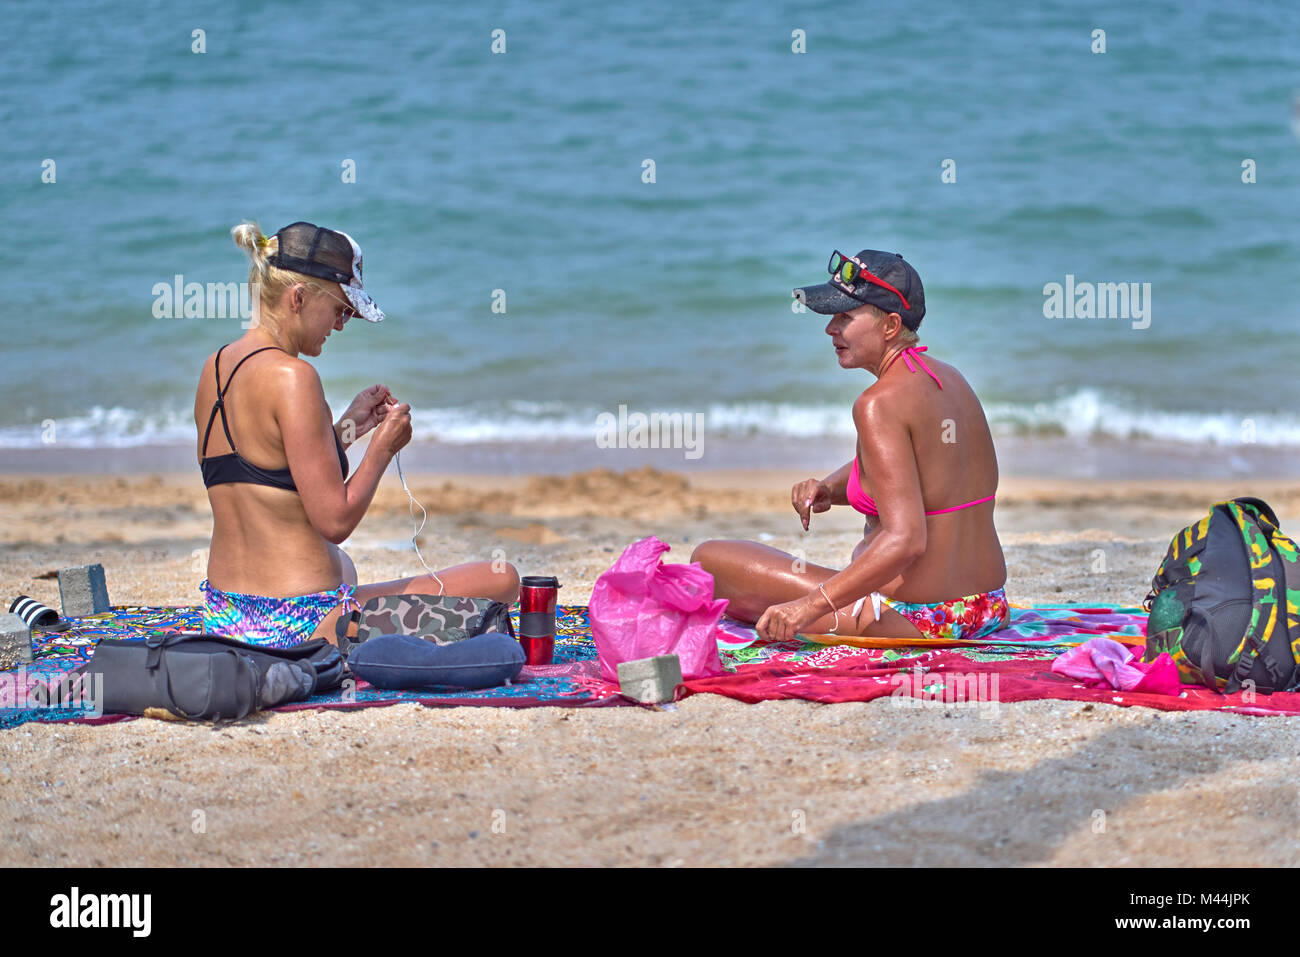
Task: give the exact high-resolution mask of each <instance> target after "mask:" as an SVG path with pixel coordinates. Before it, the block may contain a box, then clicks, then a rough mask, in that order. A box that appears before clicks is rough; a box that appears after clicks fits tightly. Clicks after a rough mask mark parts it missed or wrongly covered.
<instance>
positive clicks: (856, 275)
mask: <svg viewBox="0 0 1300 957" xmlns="http://www.w3.org/2000/svg"><path fill="white" fill-rule="evenodd" d="M826 271H827V272H828V273H830V274H831V282H832V283H834V284H835V285H836V286H838V287H839V288H840V289H843V290H844V291H845V292H847V293H849V294H850V295H852V294H853V286H854V284H856V283H857V282H858V281H860V280H866V281H867V282H869V283H871V284H872V285H873V286H880V287H881V288H882V289H888V290H889V291H890V292H892V293H893V294H894V295H895V296H897V297H898V298H899V299H901V300H902V301H903V308H904V309H911V308H912V307H911V306H910V305H909V304H908V302H907V297H906V296H904V295H903V294H902V293H901V292H899V291H898V290H897V289H895V288H894V287H893V286H891V285H890V284H889V283H887V282H885V280H883V279H881V278H880V277H879V276H877V275H876V274H875V273H873V272H871V270H869V269H867V267H866V266H864V265H862V263H861V262H860V261H859V260H857V259H853V258H852V257H850V256H846V255H844V254H843V253H842V252H840V251H839V250H838V249H837V250H835V252H833V253H831V261H830V263H829V264H828V265H827V266H826Z"/></svg>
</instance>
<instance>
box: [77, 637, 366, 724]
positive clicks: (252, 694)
mask: <svg viewBox="0 0 1300 957" xmlns="http://www.w3.org/2000/svg"><path fill="white" fill-rule="evenodd" d="M97 675H98V676H102V682H103V684H102V686H101V687H102V689H103V690H102V693H101V694H102V702H103V709H104V711H105V712H106V713H110V714H144V713H145V712H146V711H149V710H151V709H159V708H161V709H164V710H166V711H168V712H170V713H171V714H173V715H176V716H178V717H182V718H189V719H191V720H195V721H199V720H214V721H215V720H235V719H238V718H242V717H244V716H246V715H248V714H250V713H252V712H253V711H258V710H260V709H262V708H274V707H276V706H277V705H281V704H288V703H290V702H293V701H302V700H304V699H306V698H309V697H310V696H311V695H313V694H316V693H318V692H321V691H329V690H330V689H332V688H336V687H338V686H339V684H341V683H342V680H343V658H342V656H341V655H340V654H339V652H338V649H337V648H335V647H334V646H333V645H331V644H329V642H327V641H326V640H325V639H324V638H317V639H316V640H315V641H308V642H303V643H302V644H300V645H295V646H294V647H292V648H263V647H260V646H258V645H250V644H248V643H247V642H243V641H237V640H236V639H234V638H227V637H225V636H224V635H209V634H203V633H201V632H180V633H176V634H170V635H149V636H148V637H147V638H145V640H144V641H114V640H104V641H101V642H100V643H99V644H98V645H96V646H95V655H94V657H93V658H91V660H90V661H89V662H87V663H86V664H85V665H82V666H81V667H80V668H78V669H77V670H76V671H74V672H72V673H71V674H70V675H68V676H67V677H66V678H64V679H63V680H64V681H65V682H73V683H75V682H84V681H85V680H86V679H88V678H93V677H94V676H97Z"/></svg>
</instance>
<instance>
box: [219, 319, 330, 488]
mask: <svg viewBox="0 0 1300 957" xmlns="http://www.w3.org/2000/svg"><path fill="white" fill-rule="evenodd" d="M227 345H229V343H227ZM225 348H226V347H225V346H222V347H221V348H220V349H218V350H217V362H216V369H215V371H216V374H217V401H216V402H214V403H213V404H212V414H211V415H210V416H208V428H207V431H205V432H204V433H203V453H204V455H205V456H206V453H207V451H208V436H210V435H211V434H212V423H213V422H214V421H216V418H217V413H218V412H220V413H221V427H222V428H223V429H225V430H226V441H228V442H229V443H230V451H229V452H227V453H226V454H225V455H214V456H212V457H211V458H206V457H205V458H203V459H200V460H199V469H200V470H201V471H202V472H203V485H204V487H206V488H211V487H212V486H214V485H224V484H226V483H228V482H247V483H249V484H250V485H270V486H271V487H272V488H283V489H288V490H289V491H290V492H296V491H298V486H296V485H294V484H293V474H292V473H291V472H290V471H289V470H288V469H263V468H258V467H257V466H256V465H254V464H253V463H252V462H250V461H248V459H246V458H244V457H243V456H242V455H240V454H239V453H238V452H236V451H235V439H234V437H233V436H231V434H230V426H229V424H227V422H226V403H225V399H226V393H227V392H229V391H230V379H233V378H234V377H235V373H236V372H238V371H239V367H240V366H242V365H243V364H244V363H245V362H247V361H248V360H249V359H251V358H252V357H253V356H255V355H257V354H258V353H259V352H265V351H266V350H267V349H279V346H263V347H262V348H261V349H254V350H253V351H252V352H250V353H249V354H248V355H246V356H244V358H242V359H240V360H239V362H237V363H236V364H235V368H234V370H233V371H232V372H231V373H230V378H228V379H226V388H225V390H224V391H223V390H222V388H221V353H222V351H223V350H224V349H225ZM280 351H281V352H283V351H284V350H283V349H281V350H280ZM334 445H335V446H336V447H337V448H338V452H339V467H340V468H342V469H343V479H344V481H346V480H347V477H348V455H347V452H346V451H345V450H344V448H343V443H342V442H341V441H339V436H338V433H337V432H335V433H334Z"/></svg>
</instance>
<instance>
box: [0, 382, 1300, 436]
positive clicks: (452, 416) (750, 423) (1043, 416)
mask: <svg viewBox="0 0 1300 957" xmlns="http://www.w3.org/2000/svg"><path fill="white" fill-rule="evenodd" d="M339 407H343V405H342V404H341V405H340V406H339ZM985 412H986V414H987V416H988V420H989V424H990V426H991V427H992V429H993V431H994V434H995V435H1018V436H1027V437H1032V436H1035V435H1042V436H1069V437H1074V438H1084V439H1087V438H1098V439H1112V440H1126V439H1148V440H1154V441H1160V442H1171V443H1180V444H1190V445H1206V444H1209V445H1217V446H1241V445H1263V446H1271V447H1298V448H1300V418H1298V417H1296V416H1290V415H1276V414H1248V413H1240V412H1233V411H1224V412H1218V413H1209V412H1195V411H1188V412H1179V411H1171V410H1166V409H1156V408H1151V407H1148V406H1144V405H1143V404H1142V403H1140V402H1138V401H1137V400H1135V399H1132V398H1128V397H1124V396H1117V395H1104V394H1102V393H1100V392H1098V391H1097V390H1094V389H1080V390H1077V391H1075V392H1073V393H1070V394H1068V395H1065V396H1062V397H1060V398H1058V399H1055V400H1052V401H1045V402H1036V403H1015V402H991V403H988V404H987V405H986V407H985ZM636 413H641V414H642V415H646V416H649V415H651V414H654V413H658V414H659V415H661V416H664V415H668V416H671V415H674V414H676V415H681V416H683V417H689V418H684V421H687V422H689V423H690V426H691V427H692V428H693V427H695V425H696V424H697V423H698V424H699V425H700V426H701V427H702V428H703V429H704V430H705V432H706V433H707V434H708V435H710V436H716V437H720V438H761V437H763V436H773V437H786V438H831V439H839V438H843V439H845V440H849V439H851V438H852V437H853V434H854V431H853V421H852V418H851V416H850V413H849V407H848V406H847V405H840V404H830V403H820V404H799V403H780V402H733V403H709V404H702V405H699V406H694V407H691V406H685V405H678V406H662V407H658V408H652V407H648V406H647V407H641V406H637V405H630V406H629V405H624V406H622V408H621V409H620V406H618V405H611V406H607V407H598V406H595V405H588V406H582V407H579V406H576V405H573V404H570V403H561V402H528V401H513V402H506V403H502V404H500V405H498V406H496V407H494V408H484V407H474V406H470V407H462V408H445V409H437V408H435V409H416V410H415V411H414V412H413V416H412V419H413V423H412V424H413V432H414V436H415V439H416V440H436V441H439V442H443V443H448V444H465V445H471V444H475V443H493V442H548V441H550V442H554V441H589V440H593V439H594V437H595V435H596V434H597V431H598V423H599V422H600V421H601V420H600V417H601V416H612V417H613V418H612V420H605V421H614V422H617V421H619V420H620V418H621V419H622V420H623V421H626V420H627V417H629V416H632V415H635V414H636ZM669 421H671V420H669ZM51 423H52V424H51ZM194 441H195V432H194V421H193V418H192V413H191V411H190V410H189V409H185V410H179V409H171V410H158V411H153V412H142V411H138V410H134V409H128V408H122V407H116V406H115V407H112V408H104V407H101V406H95V407H94V408H92V409H90V410H89V411H87V412H86V413H85V414H84V415H80V416H67V417H60V418H57V419H48V420H43V421H41V422H33V423H28V424H17V425H9V426H2V427H0V449H33V448H42V447H59V446H62V447H66V448H132V447H137V446H144V445H167V446H184V445H190V444H193V443H194Z"/></svg>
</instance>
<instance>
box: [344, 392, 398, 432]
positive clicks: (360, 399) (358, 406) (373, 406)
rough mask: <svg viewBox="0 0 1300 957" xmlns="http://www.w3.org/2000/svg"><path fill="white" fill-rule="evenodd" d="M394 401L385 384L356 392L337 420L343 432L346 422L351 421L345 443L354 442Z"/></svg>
mask: <svg viewBox="0 0 1300 957" xmlns="http://www.w3.org/2000/svg"><path fill="white" fill-rule="evenodd" d="M396 401H397V400H396V399H394V398H393V394H392V393H391V392H389V391H388V386H386V385H372V386H371V387H370V388H369V389H362V390H361V391H360V392H358V393H357V397H356V398H355V399H353V400H352V404H351V405H349V406H348V410H347V411H346V412H344V413H343V418H341V419H340V420H339V422H340V424H342V425H343V426H344V432H345V433H346V432H347V431H348V430H347V423H348V422H351V423H352V432H351V439H350V440H349V441H348V442H347V443H345V444H351V442H355V441H356V440H357V439H359V438H361V436H363V435H365V434H366V433H367V432H369V431H370V430H371V429H373V428H374V427H375V426H377V425H378V424H379V423H380V422H381V421H382V420H383V418H384V416H385V415H387V414H388V409H389V407H390V405H391V404H393V403H396Z"/></svg>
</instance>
